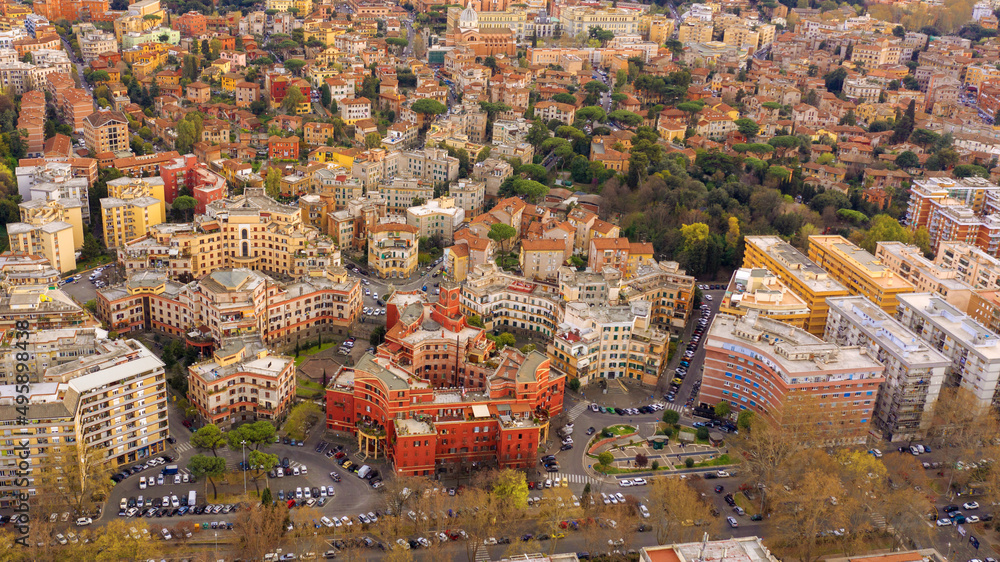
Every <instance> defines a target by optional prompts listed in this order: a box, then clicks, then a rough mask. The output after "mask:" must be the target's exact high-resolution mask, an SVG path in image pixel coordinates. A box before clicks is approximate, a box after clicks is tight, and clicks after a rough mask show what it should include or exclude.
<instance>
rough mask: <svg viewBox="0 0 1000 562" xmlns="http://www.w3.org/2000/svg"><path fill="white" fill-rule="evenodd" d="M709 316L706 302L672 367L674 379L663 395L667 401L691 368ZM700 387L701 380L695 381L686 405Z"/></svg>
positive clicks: (709, 308)
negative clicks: (680, 355)
mask: <svg viewBox="0 0 1000 562" xmlns="http://www.w3.org/2000/svg"><path fill="white" fill-rule="evenodd" d="M711 317H712V308H711V307H710V306H708V305H707V304H703V305H701V318H699V319H698V326H697V327H696V328H695V329H694V333H692V334H691V341H690V342H688V345H687V349H685V350H684V357H682V358H681V361H680V365H679V366H678V367H677V368H676V369H674V379H673V380H672V381H670V390H668V391H667V393H666V394H665V395H664V398H666V399H667V401H668V402H673V401H674V400H676V399H677V392H679V391H680V388H681V384H683V383H684V377H686V376H687V374H688V369H690V368H691V359H692V358H693V357H694V354H695V352H697V351H698V345H700V344H701V338H702V336H703V335H705V330H706V329H707V328H708V323H709V319H710V318H711ZM700 388H701V381H697V382H695V384H694V387H692V389H691V397H690V398H688V400H687V405H688V406H690V405H692V404H693V403H694V399H695V397H696V396H698V390H699V389H700Z"/></svg>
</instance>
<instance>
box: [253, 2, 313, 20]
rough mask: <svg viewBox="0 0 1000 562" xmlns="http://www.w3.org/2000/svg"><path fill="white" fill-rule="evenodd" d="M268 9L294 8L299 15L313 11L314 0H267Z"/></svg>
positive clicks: (281, 10)
mask: <svg viewBox="0 0 1000 562" xmlns="http://www.w3.org/2000/svg"><path fill="white" fill-rule="evenodd" d="M264 5H265V6H266V7H267V9H268V10H277V11H279V12H287V11H289V10H292V9H294V10H295V13H297V14H298V15H299V16H307V15H309V14H310V13H312V0H267V3H266V4H264Z"/></svg>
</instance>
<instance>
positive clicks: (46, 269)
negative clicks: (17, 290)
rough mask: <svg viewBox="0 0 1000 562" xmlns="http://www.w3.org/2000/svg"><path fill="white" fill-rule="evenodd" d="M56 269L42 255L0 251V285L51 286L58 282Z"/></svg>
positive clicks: (7, 286)
mask: <svg viewBox="0 0 1000 562" xmlns="http://www.w3.org/2000/svg"><path fill="white" fill-rule="evenodd" d="M60 277H61V275H60V273H59V271H58V270H56V269H55V268H54V267H52V265H51V264H49V260H47V259H45V258H44V257H42V256H33V255H31V254H24V253H19V252H11V251H6V252H3V253H0V287H3V288H4V289H9V288H11V287H21V286H24V285H45V286H51V285H55V284H56V283H58V282H59V278H60Z"/></svg>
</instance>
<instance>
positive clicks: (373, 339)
mask: <svg viewBox="0 0 1000 562" xmlns="http://www.w3.org/2000/svg"><path fill="white" fill-rule="evenodd" d="M384 341H385V326H378V327H376V328H375V329H374V330H372V334H371V336H369V337H368V343H370V344H372V346H373V347H378V346H380V345H382V343H383V342H384Z"/></svg>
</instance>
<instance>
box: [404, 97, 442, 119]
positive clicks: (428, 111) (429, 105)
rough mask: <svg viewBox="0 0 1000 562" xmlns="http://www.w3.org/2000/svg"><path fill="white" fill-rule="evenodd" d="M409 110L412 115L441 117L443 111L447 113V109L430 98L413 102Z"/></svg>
mask: <svg viewBox="0 0 1000 562" xmlns="http://www.w3.org/2000/svg"><path fill="white" fill-rule="evenodd" d="M410 109H411V110H413V111H414V113H420V114H423V115H441V114H442V113H444V112H445V111H448V108H447V107H446V106H445V105H444V104H443V103H441V102H439V101H437V100H435V99H431V98H423V99H419V100H417V101H415V102H413V105H411V106H410Z"/></svg>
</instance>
